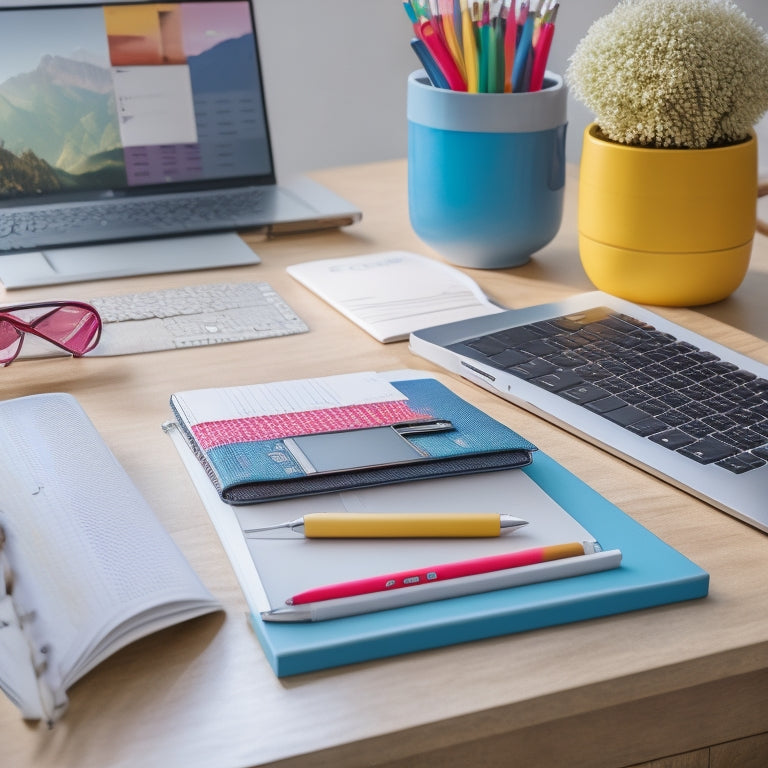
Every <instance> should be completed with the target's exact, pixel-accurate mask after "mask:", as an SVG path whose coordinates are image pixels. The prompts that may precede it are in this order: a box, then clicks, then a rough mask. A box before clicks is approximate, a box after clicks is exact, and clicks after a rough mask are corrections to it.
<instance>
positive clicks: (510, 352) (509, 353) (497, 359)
mask: <svg viewBox="0 0 768 768" xmlns="http://www.w3.org/2000/svg"><path fill="white" fill-rule="evenodd" d="M531 357H532V355H527V354H525V352H519V351H518V350H516V349H505V350H504V351H503V352H499V354H497V355H491V358H490V359H491V362H492V363H493V364H494V365H497V366H498V367H499V368H512V366H515V365H520V363H527V362H528V361H529V360H530V359H531Z"/></svg>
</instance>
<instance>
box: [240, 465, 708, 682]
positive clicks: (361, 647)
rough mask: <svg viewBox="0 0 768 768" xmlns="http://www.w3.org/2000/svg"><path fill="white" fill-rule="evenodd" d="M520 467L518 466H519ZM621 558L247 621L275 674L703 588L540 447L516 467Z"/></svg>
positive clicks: (703, 580) (591, 614) (662, 600)
mask: <svg viewBox="0 0 768 768" xmlns="http://www.w3.org/2000/svg"><path fill="white" fill-rule="evenodd" d="M516 471H517V470H516ZM519 471H521V472H525V473H526V474H528V476H529V477H530V478H531V479H532V480H533V481H534V482H536V483H537V484H538V485H539V486H540V487H541V488H542V489H543V490H544V491H545V492H546V493H548V494H549V495H550V496H551V497H552V498H553V499H554V500H555V501H556V502H557V503H558V504H559V505H560V506H561V507H563V508H564V509H565V510H566V511H567V512H568V513H569V514H570V515H571V516H573V517H574V518H575V519H576V520H577V521H578V522H580V523H581V524H582V525H583V526H584V527H585V528H586V529H587V530H589V531H590V532H591V533H592V534H593V535H594V536H595V537H596V538H597V540H598V541H599V542H600V544H601V545H602V547H603V548H604V549H606V550H607V549H620V550H621V552H622V564H621V566H619V567H618V568H614V569H611V570H607V571H602V572H599V573H592V574H586V575H581V576H577V577H573V578H567V579H560V580H557V581H549V582H541V583H537V584H529V585H526V586H519V587H514V588H512V589H504V590H498V591H495V592H486V593H482V594H476V595H469V596H466V597H456V598H451V599H447V600H440V601H436V602H431V603H421V604H419V605H412V606H408V607H403V608H395V609H391V610H387V611H380V612H378V613H370V614H365V615H360V616H350V617H346V618H341V619H332V620H328V621H320V622H314V623H301V624H279V623H273V622H264V621H263V620H262V619H261V618H260V616H258V615H252V616H251V622H252V625H253V628H254V630H255V631H256V634H257V635H258V638H259V641H260V642H261V645H262V647H263V649H264V652H265V654H266V656H267V658H268V660H269V663H270V664H271V666H272V668H273V669H274V671H275V674H276V675H277V676H278V677H284V676H288V675H296V674H300V673H303V672H310V671H314V670H319V669H325V668H329V667H337V666H341V665H345V664H351V663H354V662H359V661H367V660H371V659H377V658H384V657H387V656H395V655H399V654H403V653H409V652H413V651H420V650H425V649H428V648H437V647H440V646H446V645H454V644H456V643H463V642H467V641H470V640H478V639H481V638H486V637H495V636H499V635H507V634H512V633H515V632H523V631H526V630H531V629H536V628H539V627H546V626H553V625H556V624H565V623H568V622H572V621H580V620H583V619H590V618H595V617H598V616H606V615H609V614H614V613H622V612H626V611H633V610H638V609H641V608H650V607H652V606H657V605H663V604H666V603H673V602H677V601H681V600H690V599H693V598H698V597H705V596H706V595H707V592H708V589H709V574H708V573H706V571H704V570H702V569H701V568H699V567H698V566H697V565H695V564H694V563H692V562H691V561H690V560H688V559H687V558H686V557H684V556H683V555H682V554H680V553H679V552H678V551H677V550H675V549H674V548H672V547H670V546H669V545H667V544H666V543H665V542H663V541H661V540H660V539H659V538H658V537H656V536H654V535H653V534H652V533H651V532H650V531H648V530H647V529H646V528H644V527H643V526H642V525H640V524H639V523H637V522H636V521H634V520H633V519H632V518H631V517H629V516H628V515H626V514H625V513H623V512H622V511H621V510H620V509H618V508H617V507H616V506H615V505H614V504H612V503H611V502H609V501H608V500H607V499H605V498H604V497H602V496H601V495H600V494H599V493H597V491H595V490H594V489H592V488H591V487H590V486H588V485H587V484H586V483H584V482H583V481H582V480H580V479H579V478H578V477H576V476H575V475H573V474H571V473H570V472H568V470H566V469H565V468H564V467H562V466H561V465H560V464H558V463H557V462H556V461H554V460H553V459H552V458H550V457H549V456H547V455H546V454H544V453H542V452H541V451H538V452H537V453H536V454H535V458H534V460H533V463H532V464H530V465H528V466H527V467H524V468H522V469H520V470H519Z"/></svg>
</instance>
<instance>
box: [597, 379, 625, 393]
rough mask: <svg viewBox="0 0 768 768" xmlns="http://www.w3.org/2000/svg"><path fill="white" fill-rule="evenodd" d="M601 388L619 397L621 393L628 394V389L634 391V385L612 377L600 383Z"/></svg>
mask: <svg viewBox="0 0 768 768" xmlns="http://www.w3.org/2000/svg"><path fill="white" fill-rule="evenodd" d="M600 386H601V387H602V388H603V389H605V390H606V391H608V392H610V393H611V394H613V395H618V394H620V393H621V392H626V391H627V390H628V389H632V385H631V384H630V383H629V382H628V381H624V379H620V378H619V377H618V376H611V377H609V378H607V379H602V380H601V381H600Z"/></svg>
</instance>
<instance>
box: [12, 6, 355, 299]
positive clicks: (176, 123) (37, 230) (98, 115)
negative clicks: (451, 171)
mask: <svg viewBox="0 0 768 768" xmlns="http://www.w3.org/2000/svg"><path fill="white" fill-rule="evenodd" d="M20 6H21V4H20ZM359 218H360V211H359V210H357V209H356V208H355V207H354V206H353V205H351V204H350V203H348V202H347V201H345V200H343V199H341V198H339V197H337V196H336V195H334V194H332V193H331V192H330V191H329V190H327V189H325V188H323V187H321V186H320V185H317V184H314V183H312V182H311V181H310V180H308V179H305V178H302V179H299V180H297V182H296V183H295V184H293V185H288V186H287V187H281V186H278V185H277V184H276V178H275V168H274V165H273V161H272V150H271V145H270V135H269V127H268V121H267V114H266V108H265V100H264V94H263V83H262V77H261V68H260V65H259V53H258V44H257V37H256V28H255V23H254V18H253V11H252V8H251V3H250V2H249V1H248V0H225V1H223V2H220V1H217V0H203V1H202V2H198V1H197V0H184V2H162V3H146V2H129V3H114V4H113V3H109V4H94V3H87V4H82V3H81V4H78V5H75V4H72V5H64V4H59V5H56V6H37V7H35V6H32V5H29V4H25V5H24V6H23V7H9V6H7V5H5V6H2V7H0V279H2V280H3V282H4V283H5V285H6V287H17V286H20V285H33V284H41V283H50V282H66V281H68V280H70V279H85V278H89V277H104V276H113V275H121V274H130V273H131V270H132V264H131V261H132V259H131V256H130V253H131V251H130V249H128V250H127V251H126V250H125V249H112V250H111V249H110V248H107V247H99V248H82V247H81V246H83V245H84V244H89V243H99V244H105V243H109V242H115V241H126V240H138V239H141V238H158V237H168V236H179V235H191V234H195V233H199V232H216V231H222V230H230V231H231V230H241V229H251V228H256V229H258V230H260V231H261V232H263V233H265V234H274V233H281V232H299V231H305V230H314V229H320V228H325V227H339V226H343V225H347V224H351V223H353V222H355V221H357V220H358V219H359ZM59 249H62V250H59ZM156 252H157V259H156V265H155V266H156V268H154V269H148V267H147V264H146V259H144V260H139V261H140V262H141V263H140V266H136V267H134V268H133V271H138V272H142V273H144V272H147V271H169V270H171V271H172V270H175V269H192V268H198V267H200V266H223V265H225V264H227V263H228V261H227V258H228V257H227V254H226V253H223V254H216V253H211V254H210V255H209V256H208V258H207V260H208V262H209V263H208V264H199V263H186V262H185V255H184V249H174V248H173V247H172V245H170V244H169V246H168V248H162V249H161V248H157V249H156ZM164 252H166V253H165V255H164ZM73 257H77V258H73ZM238 258H239V255H238ZM110 260H114V263H109V262H110ZM152 261H153V263H155V257H153V259H152ZM118 262H122V263H118ZM174 262H175V263H174ZM232 263H241V262H240V261H239V260H237V259H235V260H234V261H233V262H232ZM25 272H28V273H29V274H25Z"/></svg>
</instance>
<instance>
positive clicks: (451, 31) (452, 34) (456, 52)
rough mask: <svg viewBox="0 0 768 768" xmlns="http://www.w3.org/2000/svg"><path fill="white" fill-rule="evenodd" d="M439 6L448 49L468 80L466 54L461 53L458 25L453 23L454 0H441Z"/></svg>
mask: <svg viewBox="0 0 768 768" xmlns="http://www.w3.org/2000/svg"><path fill="white" fill-rule="evenodd" d="M439 8H440V22H441V24H442V27H443V36H444V37H445V44H446V45H447V46H448V50H449V51H450V52H451V56H453V60H454V61H455V62H456V66H457V67H458V68H459V72H461V76H462V78H464V80H465V81H466V79H467V70H466V67H465V66H464V56H463V55H462V53H461V46H460V45H459V40H458V38H457V37H456V27H455V26H454V24H453V0H440V4H439Z"/></svg>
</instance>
